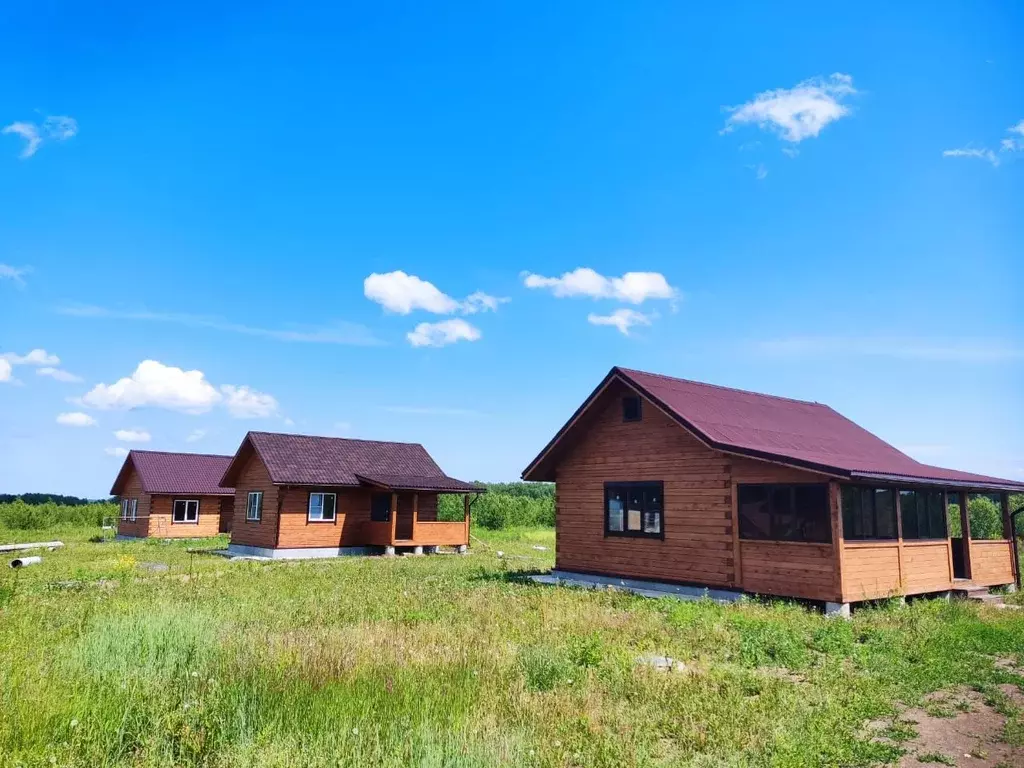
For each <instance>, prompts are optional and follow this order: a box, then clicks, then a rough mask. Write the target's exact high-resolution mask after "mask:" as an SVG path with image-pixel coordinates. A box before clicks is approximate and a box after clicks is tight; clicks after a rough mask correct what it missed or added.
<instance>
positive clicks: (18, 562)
mask: <svg viewBox="0 0 1024 768" xmlns="http://www.w3.org/2000/svg"><path fill="white" fill-rule="evenodd" d="M41 562H43V558H41V557H39V556H38V555H36V556H35V557H16V558H14V559H13V560H11V568H24V567H25V566H27V565H37V564H39V563H41Z"/></svg>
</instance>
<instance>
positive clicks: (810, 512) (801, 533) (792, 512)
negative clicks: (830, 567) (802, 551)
mask: <svg viewBox="0 0 1024 768" xmlns="http://www.w3.org/2000/svg"><path fill="white" fill-rule="evenodd" d="M737 503H738V506H739V518H740V538H741V539H762V540H769V541H810V542H822V543H827V542H830V541H832V524H831V520H830V517H829V509H828V486H827V485H825V484H824V483H813V484H802V485H774V484H758V485H752V484H743V485H740V486H738V488H737Z"/></svg>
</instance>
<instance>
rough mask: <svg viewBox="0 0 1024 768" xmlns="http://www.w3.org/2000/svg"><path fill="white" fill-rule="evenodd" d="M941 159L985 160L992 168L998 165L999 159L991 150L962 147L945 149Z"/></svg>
mask: <svg viewBox="0 0 1024 768" xmlns="http://www.w3.org/2000/svg"><path fill="white" fill-rule="evenodd" d="M942 156H943V157H970V158H975V159H977V160H985V161H986V162H989V163H991V164H992V165H993V166H998V165H999V157H998V156H997V155H996V153H995V152H993V151H992V150H991V149H985V148H984V147H983V148H981V149H977V148H973V147H963V148H962V149H946V150H943V152H942Z"/></svg>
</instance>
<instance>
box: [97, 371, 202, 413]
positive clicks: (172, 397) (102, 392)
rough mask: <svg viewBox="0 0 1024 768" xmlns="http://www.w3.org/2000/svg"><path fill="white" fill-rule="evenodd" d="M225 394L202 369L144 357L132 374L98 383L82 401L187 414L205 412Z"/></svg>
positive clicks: (106, 407)
mask: <svg viewBox="0 0 1024 768" xmlns="http://www.w3.org/2000/svg"><path fill="white" fill-rule="evenodd" d="M220 400H221V395H220V393H219V392H217V390H216V389H215V388H214V387H213V385H212V384H210V382H208V381H207V380H206V377H205V376H204V375H203V372H202V371H183V370H182V369H181V368H175V367H174V366H169V365H164V364H163V363H160V362H157V361H156V360H143V361H142V362H141V363H139V366H138V367H137V368H136V369H135V372H134V373H133V374H132V375H131V376H130V377H126V378H123V379H120V380H118V381H116V382H114V383H113V384H109V385H107V384H97V385H96V386H95V387H93V388H92V389H91V390H89V391H88V392H87V393H86V394H85V395H83V396H82V402H83V403H84V404H85V405H88V406H90V407H92V408H98V409H100V410H128V409H130V408H141V407H145V406H151V407H154V408H166V409H168V410H172V411H182V412H183V413H205V412H207V411H209V410H210V409H211V408H213V406H214V405H216V404H217V403H219V402H220Z"/></svg>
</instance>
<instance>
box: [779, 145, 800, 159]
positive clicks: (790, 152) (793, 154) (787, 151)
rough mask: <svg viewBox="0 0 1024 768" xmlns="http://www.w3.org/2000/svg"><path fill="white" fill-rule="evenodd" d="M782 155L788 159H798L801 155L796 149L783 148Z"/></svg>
mask: <svg viewBox="0 0 1024 768" xmlns="http://www.w3.org/2000/svg"><path fill="white" fill-rule="evenodd" d="M782 154H784V155H785V156H786V157H796V156H797V155H799V154H800V150H799V149H797V148H796V147H783V148H782Z"/></svg>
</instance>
